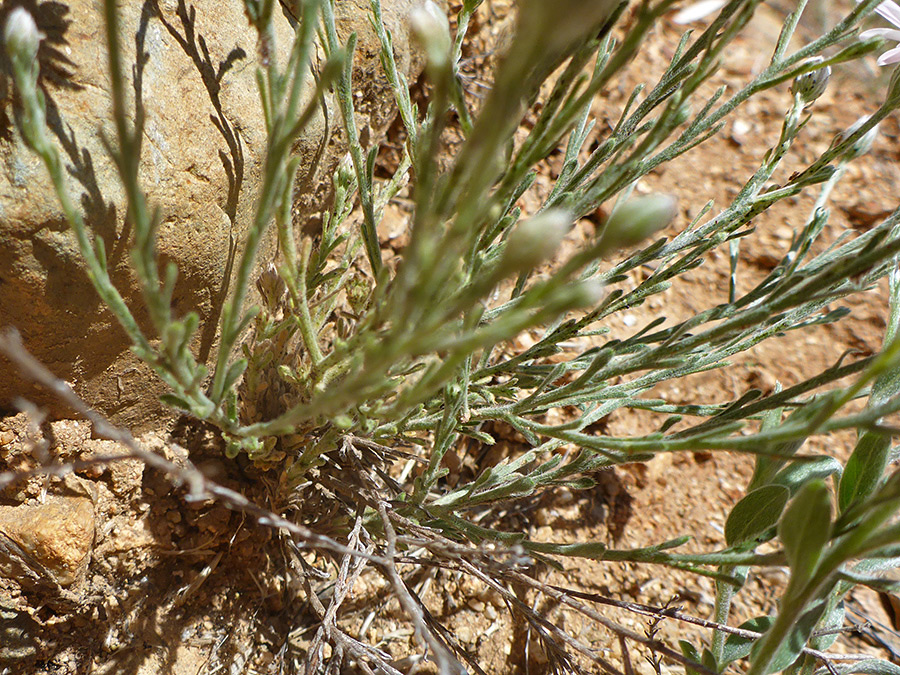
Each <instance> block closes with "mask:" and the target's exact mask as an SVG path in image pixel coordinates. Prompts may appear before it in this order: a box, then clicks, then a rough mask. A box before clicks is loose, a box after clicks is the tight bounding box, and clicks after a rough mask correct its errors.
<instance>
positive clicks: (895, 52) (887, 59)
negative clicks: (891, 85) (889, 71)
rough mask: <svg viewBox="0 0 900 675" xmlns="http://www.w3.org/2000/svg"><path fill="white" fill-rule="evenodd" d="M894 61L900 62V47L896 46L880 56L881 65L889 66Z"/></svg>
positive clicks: (879, 62) (879, 63)
mask: <svg viewBox="0 0 900 675" xmlns="http://www.w3.org/2000/svg"><path fill="white" fill-rule="evenodd" d="M892 63H900V47H894V48H893V49H891V50H890V51H887V52H885V53H884V54H882V55H881V56H879V57H878V65H879V66H889V65H891V64H892Z"/></svg>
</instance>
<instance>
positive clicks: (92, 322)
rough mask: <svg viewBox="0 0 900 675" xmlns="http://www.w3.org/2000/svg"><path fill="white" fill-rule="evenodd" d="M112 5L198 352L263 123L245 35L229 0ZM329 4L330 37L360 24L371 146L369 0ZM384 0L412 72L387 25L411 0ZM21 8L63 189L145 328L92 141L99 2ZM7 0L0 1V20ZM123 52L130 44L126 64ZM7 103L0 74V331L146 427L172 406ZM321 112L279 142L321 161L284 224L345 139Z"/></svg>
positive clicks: (98, 77) (282, 35)
mask: <svg viewBox="0 0 900 675" xmlns="http://www.w3.org/2000/svg"><path fill="white" fill-rule="evenodd" d="M117 4H118V6H119V13H120V23H121V26H122V35H123V39H122V45H123V48H124V52H125V57H126V61H125V64H124V68H123V71H124V72H125V74H126V78H127V80H128V86H127V88H128V91H129V93H130V94H131V93H132V92H136V94H137V96H136V99H137V101H138V102H139V104H138V105H137V112H136V115H138V113H139V118H140V119H142V121H143V135H142V146H141V164H140V172H141V178H142V181H143V187H144V189H145V190H146V191H147V194H148V200H149V202H150V204H151V205H153V206H154V207H158V209H159V216H160V222H161V224H160V228H159V237H158V240H159V254H160V259H161V261H162V262H163V263H166V262H168V261H174V262H175V263H176V265H177V266H178V268H179V282H178V284H177V286H176V290H175V294H174V298H173V305H174V309H175V313H176V315H184V314H185V313H187V312H189V311H196V312H197V313H198V314H199V316H200V330H199V331H198V333H197V336H196V339H195V341H194V343H193V345H192V347H193V349H194V353H195V354H196V355H197V357H198V359H199V360H200V361H202V362H205V363H207V364H212V363H214V360H215V356H216V350H217V332H218V324H219V319H220V314H221V310H222V306H223V303H224V301H225V299H226V297H227V294H228V291H229V288H228V285H229V284H228V279H229V274H230V273H231V272H232V271H233V269H234V265H235V264H236V259H235V257H234V256H235V255H237V254H238V253H239V252H240V246H241V243H242V242H243V241H244V238H245V233H246V231H247V228H248V226H249V224H250V222H251V219H252V215H253V207H254V204H255V201H256V198H257V194H258V190H259V187H260V185H261V181H262V162H263V159H264V157H263V153H264V149H265V123H264V120H263V116H262V113H261V110H260V105H259V100H258V92H257V86H256V81H255V71H256V68H257V66H258V63H259V55H258V46H257V40H256V34H255V32H254V31H253V30H252V29H251V28H250V27H249V25H248V21H247V19H246V17H245V15H244V11H243V3H242V2H241V1H240V0H192V2H189V3H188V2H186V1H185V0H159V2H154V1H152V0H145V2H141V3H117ZM337 4H338V8H339V23H340V33H341V36H342V37H346V35H347V34H349V32H350V31H351V30H355V31H357V32H358V33H359V34H360V41H359V46H358V49H357V52H358V58H359V65H358V66H357V68H356V70H355V75H354V77H355V81H356V83H357V86H356V88H357V89H358V91H359V92H360V95H359V97H358V103H360V106H359V107H360V115H359V120H358V122H359V124H360V127H361V129H363V132H362V135H363V136H364V139H368V140H367V141H366V142H367V143H371V142H373V139H374V138H375V137H376V135H377V134H379V133H381V132H382V131H383V130H384V129H385V128H386V126H387V124H388V123H389V121H390V118H391V116H392V115H393V103H392V101H393V99H392V97H391V96H389V93H388V92H387V85H386V82H385V81H384V78H383V76H379V77H375V76H374V75H373V74H374V73H375V71H376V65H375V64H377V61H378V46H377V39H376V38H375V36H374V33H373V32H372V30H371V27H370V26H369V19H368V5H369V3H368V0H365V1H363V0H358V1H354V2H345V1H342V2H340V3H337ZM382 4H383V6H384V14H385V22H386V24H387V25H388V26H389V28H390V29H391V30H392V32H393V35H394V42H395V47H396V49H395V51H396V52H397V58H398V61H399V64H400V66H401V68H403V69H410V68H413V67H414V66H415V65H416V64H417V63H418V61H417V59H416V58H414V57H412V56H411V55H410V50H409V47H408V39H407V37H406V35H407V34H406V31H405V29H404V26H403V18H404V17H405V16H406V14H407V12H408V9H409V7H410V6H411V4H412V0H394V1H393V2H392V1H390V0H383V1H382ZM35 6H36V10H35V19H36V21H37V23H38V27H39V28H40V30H41V31H42V32H43V33H44V34H45V35H46V36H47V37H46V38H45V40H44V41H43V42H42V44H41V48H40V52H39V59H38V60H39V62H40V65H41V82H42V87H43V90H44V93H45V96H46V99H47V102H48V120H49V123H50V126H51V129H52V135H53V137H54V139H55V141H56V143H57V145H58V147H59V148H60V150H61V152H62V157H63V160H64V162H65V164H66V165H67V169H68V171H67V176H68V187H69V190H70V192H71V194H72V195H73V197H74V198H75V200H76V201H78V202H80V204H81V206H82V209H83V212H84V214H85V217H86V221H87V223H88V225H89V227H90V229H91V230H92V231H93V232H94V234H95V236H97V237H99V238H102V239H103V241H104V243H105V245H106V251H107V256H108V259H109V269H110V274H111V276H112V279H113V282H114V283H115V285H116V287H117V288H118V289H119V292H120V293H121V294H122V295H123V297H124V298H125V300H126V302H127V304H128V305H129V307H130V308H131V310H132V312H133V313H134V314H135V317H136V319H137V321H138V323H139V324H140V325H141V327H142V329H144V330H145V331H146V332H147V333H148V334H149V335H150V336H151V337H152V335H153V334H152V330H151V328H150V325H149V320H148V315H147V312H146V310H145V308H144V303H143V300H142V299H141V293H140V290H139V288H138V284H137V281H136V278H135V275H134V273H133V272H132V270H131V266H130V259H129V252H128V248H129V241H130V237H131V234H132V232H131V226H130V225H129V224H128V223H127V222H126V221H125V218H124V216H125V211H126V208H125V200H124V195H123V190H122V188H121V185H120V182H119V180H118V177H117V174H116V171H115V168H114V165H113V162H112V161H111V159H110V158H109V156H108V153H107V152H106V150H105V149H104V145H103V143H104V141H103V139H104V137H105V138H110V139H112V138H114V137H115V135H114V133H113V124H112V122H111V115H110V111H111V104H110V97H109V84H108V81H107V74H106V70H105V61H106V55H105V47H103V46H102V45H103V44H104V42H105V37H104V28H103V21H102V16H101V7H102V4H101V3H96V2H92V1H89V0H73V1H72V2H71V3H69V4H68V6H67V5H65V4H62V3H51V2H46V3H40V4H36V5H35ZM8 11H9V10H8V8H6V7H4V8H2V9H0V21H3V20H5V15H6V14H7V13H8ZM276 14H277V22H276V23H277V25H276V41H277V45H278V46H279V47H280V49H279V53H278V55H277V56H278V58H279V59H280V60H281V62H282V63H283V62H284V61H285V60H286V53H285V51H286V47H288V46H289V44H290V39H291V36H292V27H291V24H290V19H289V17H288V16H287V14H286V13H285V12H278V11H276ZM136 53H141V54H144V58H142V59H141V60H140V63H139V64H135V54H136ZM3 72H4V73H6V72H8V68H7V69H5V70H4V71H3ZM132 74H133V75H134V76H132ZM410 77H411V79H412V78H414V75H413V74H411V75H410ZM14 100H15V97H14V96H13V95H12V92H11V85H10V82H9V78H8V76H7V75H6V74H2V75H0V327H3V326H5V325H13V326H16V327H17V328H18V329H19V330H20V331H21V333H22V335H23V339H24V341H25V344H26V346H27V348H28V349H29V350H30V351H31V352H32V353H33V354H34V355H35V356H36V357H37V358H38V359H40V360H41V361H42V362H44V363H45V364H46V365H47V366H48V367H49V368H50V369H51V370H52V371H53V372H54V373H55V374H56V375H57V376H59V377H61V378H62V379H64V380H66V381H68V382H70V383H72V384H73V385H74V386H75V389H76V391H77V392H78V393H79V395H81V396H82V397H83V398H84V399H85V400H86V401H87V402H88V403H89V404H90V405H92V406H94V407H96V408H98V409H99V410H100V411H101V412H103V413H105V414H107V415H108V416H110V417H111V418H112V419H113V421H114V422H116V423H118V424H123V425H127V426H130V427H131V428H132V429H135V430H144V429H146V428H149V427H153V426H158V424H159V422H160V420H161V419H164V418H165V417H166V416H167V415H169V414H171V413H169V412H168V411H167V410H166V409H165V408H164V407H163V406H162V404H161V403H159V401H158V395H159V394H161V393H163V392H164V391H165V388H164V386H163V385H162V383H161V382H160V381H159V379H158V378H157V377H156V376H155V375H154V374H153V373H152V372H151V371H150V369H149V368H148V367H147V366H146V365H145V364H143V363H142V362H140V361H139V360H138V359H137V358H136V357H135V356H134V355H133V354H132V353H131V352H130V351H129V349H128V348H129V346H130V345H129V342H128V340H127V338H126V335H125V333H124V332H123V331H122V329H121V328H120V327H119V325H118V323H117V321H116V320H115V318H114V317H113V316H112V315H111V313H110V312H109V311H108V310H107V309H106V308H105V307H104V306H103V305H102V303H101V302H100V301H99V299H98V297H97V295H96V292H95V291H94V289H93V287H92V286H91V284H90V282H89V280H88V277H87V274H86V269H85V266H84V264H83V263H82V261H81V256H80V254H79V252H78V249H77V245H76V241H75V237H74V234H73V233H72V232H71V230H70V229H69V228H68V226H67V224H66V223H65V221H64V218H63V216H62V212H61V209H60V207H59V205H58V202H57V199H56V196H55V194H54V192H53V190H52V186H51V183H50V180H49V178H48V177H47V174H46V171H45V170H44V168H43V166H42V165H41V163H40V162H39V160H38V159H37V158H36V156H35V155H34V154H33V153H31V152H30V151H29V150H28V149H27V148H26V147H25V145H24V143H23V141H22V139H21V138H20V136H19V133H18V131H17V130H16V129H15V128H14V125H13V123H12V122H11V120H12V118H13V114H14V104H12V103H11V101H14ZM130 105H134V102H133V101H132V102H131V103H130ZM326 108H327V111H326V112H323V113H322V114H320V115H319V116H318V117H317V118H316V119H314V120H313V122H312V124H311V125H310V127H309V128H308V129H307V131H306V132H305V135H304V136H303V138H301V139H300V141H299V142H298V144H297V146H296V148H295V150H296V151H297V152H298V153H299V154H300V155H301V156H303V157H309V158H310V160H312V159H313V158H316V157H318V158H319V159H320V160H321V161H320V164H319V167H318V169H316V170H310V169H309V168H308V166H307V167H306V168H301V171H300V175H299V184H300V187H301V190H302V191H301V194H300V195H299V196H298V199H297V209H296V213H295V216H296V219H297V222H298V224H299V225H302V224H303V223H304V222H305V221H307V220H315V218H316V217H317V216H316V215H315V214H316V212H317V211H318V210H321V209H322V208H323V207H324V206H325V205H327V202H328V199H329V197H330V190H331V189H332V186H331V180H330V170H331V169H333V167H334V166H336V164H337V163H338V161H339V160H340V158H341V156H342V155H343V154H344V152H345V147H343V146H342V142H341V141H340V139H339V138H338V137H336V136H335V134H334V129H336V128H337V127H339V122H340V119H339V113H338V110H337V106H336V105H335V104H334V103H333V102H331V103H330V104H328V105H327V106H326ZM269 234H270V235H273V234H274V232H273V231H270V232H269ZM273 255H274V238H273V237H272V236H269V237H268V238H267V240H266V241H264V242H263V244H262V247H261V249H260V264H263V263H265V262H268V260H270V259H271V258H272V256H273ZM252 300H253V298H251V301H252ZM0 373H2V375H0V408H2V407H4V406H9V403H10V401H11V400H12V399H13V398H14V397H15V396H26V397H28V398H30V399H32V400H35V401H36V402H38V403H39V404H41V405H44V406H47V407H49V408H50V411H51V412H52V413H53V414H54V415H60V414H64V413H65V412H66V411H65V410H63V409H61V408H60V405H59V404H58V402H57V401H56V400H55V399H54V398H53V397H52V396H50V395H48V394H46V393H44V392H42V391H40V390H38V389H37V388H36V387H33V386H32V385H31V384H30V383H29V382H27V381H24V380H23V379H22V378H20V377H19V376H18V375H15V374H12V371H11V370H10V368H9V364H8V363H7V362H6V361H5V360H2V357H0Z"/></svg>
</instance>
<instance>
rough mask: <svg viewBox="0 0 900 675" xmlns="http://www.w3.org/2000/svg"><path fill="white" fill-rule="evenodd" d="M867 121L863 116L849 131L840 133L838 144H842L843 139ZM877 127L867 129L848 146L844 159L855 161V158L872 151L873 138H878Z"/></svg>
mask: <svg viewBox="0 0 900 675" xmlns="http://www.w3.org/2000/svg"><path fill="white" fill-rule="evenodd" d="M868 120H869V117H868V116H867V115H863V116H862V117H860V118H859V119H858V120H856V121H855V122H854V123H853V124H852V125H851V126H850V128H849V129H847V130H846V131H844V132H842V133H841V134H840V135H839V136H838V142H839V143H840V142H843V141H844V139H846V138H849V137H850V136H852V135H853V134H854V133H855V132H856V130H857V129H859V128H860V127H861V126H862V125H863V124H865V123H866V122H867V121H868ZM878 127H879V125H878V124H876V125H875V126H874V127H872V128H871V129H869V130H868V131H867V132H866V133H865V134H863V135H862V136H860V137H859V138H858V139H856V142H855V143H854V144H853V145H852V146H850V149H849V150H847V153H846V154H845V157H846V158H847V159H856V158H857V157H862V156H863V155H864V154H866V153H867V152H869V150H871V149H872V144H873V143H874V142H875V138H876V137H877V136H878Z"/></svg>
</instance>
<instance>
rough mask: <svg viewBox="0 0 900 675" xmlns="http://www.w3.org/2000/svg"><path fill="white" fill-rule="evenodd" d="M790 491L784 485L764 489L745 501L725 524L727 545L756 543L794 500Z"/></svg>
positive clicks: (737, 506)
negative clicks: (788, 503)
mask: <svg viewBox="0 0 900 675" xmlns="http://www.w3.org/2000/svg"><path fill="white" fill-rule="evenodd" d="M790 494H791V493H790V491H789V490H788V489H787V488H786V487H784V486H783V485H764V486H763V487H761V488H757V489H755V490H753V492H751V493H749V494H747V495H746V496H745V497H744V498H743V499H741V500H740V501H739V502H738V503H737V504H735V505H734V508H733V509H731V513H729V514H728V520H726V521H725V541H726V542H728V545H729V546H736V545H738V544H743V543H746V542H750V541H753V540H756V539H757V538H759V537H763V536H764V535H766V533H767V531H768V530H770V529H771V528H773V527H774V526H775V524H776V523H777V522H778V518H779V516H781V512H782V511H783V510H784V506H785V504H787V501H788V499H789V498H790Z"/></svg>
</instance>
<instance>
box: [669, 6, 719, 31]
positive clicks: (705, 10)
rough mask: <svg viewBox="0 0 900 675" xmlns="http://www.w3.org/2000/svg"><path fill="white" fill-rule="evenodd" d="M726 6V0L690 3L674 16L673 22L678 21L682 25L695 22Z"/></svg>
mask: <svg viewBox="0 0 900 675" xmlns="http://www.w3.org/2000/svg"><path fill="white" fill-rule="evenodd" d="M724 6H725V0H700V1H699V2H695V3H693V4H690V5H688V6H687V7H685V8H684V9H682V10H681V11H680V12H678V14H676V15H675V16H674V17H672V23H677V24H678V25H680V26H683V25H685V24H688V23H694V22H695V21H699V20H700V19H702V18H704V17H705V16H707V15H709V14H712V13H713V12H718V11H719V10H720V9H722V8H723V7H724Z"/></svg>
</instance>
